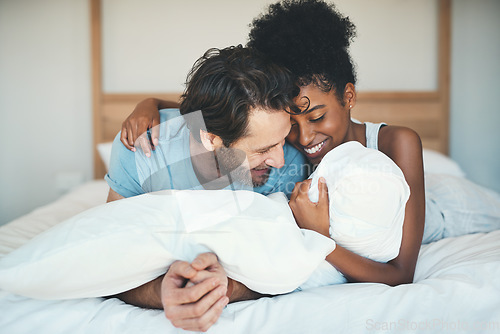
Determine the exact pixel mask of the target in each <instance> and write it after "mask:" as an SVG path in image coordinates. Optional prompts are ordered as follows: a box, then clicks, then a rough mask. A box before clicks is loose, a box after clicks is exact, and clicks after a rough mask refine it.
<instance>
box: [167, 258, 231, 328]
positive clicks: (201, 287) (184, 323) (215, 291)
mask: <svg viewBox="0 0 500 334" xmlns="http://www.w3.org/2000/svg"><path fill="white" fill-rule="evenodd" d="M227 286H228V279H227V276H226V273H225V271H224V269H223V268H222V266H221V265H220V263H219V262H218V260H217V257H216V256H215V254H213V253H204V254H200V255H199V256H198V257H197V258H196V259H195V260H194V261H193V262H192V263H191V264H189V263H188V262H184V261H176V262H174V263H173V264H172V265H171V266H170V268H169V270H168V272H167V273H166V274H165V276H164V278H163V280H162V281H161V286H160V293H161V302H162V304H163V310H164V312H165V316H166V317H167V318H168V319H169V320H170V321H171V322H172V324H173V325H174V326H175V327H178V328H182V329H185V330H191V331H202V332H204V331H207V330H208V329H209V328H210V326H212V325H213V324H214V323H215V322H216V321H217V320H218V319H219V317H220V315H221V313H222V310H223V309H224V307H225V306H226V305H227V303H228V302H229V298H228V297H227V296H226V293H227Z"/></svg>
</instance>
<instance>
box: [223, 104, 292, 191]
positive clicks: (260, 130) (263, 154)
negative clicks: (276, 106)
mask: <svg viewBox="0 0 500 334" xmlns="http://www.w3.org/2000/svg"><path fill="white" fill-rule="evenodd" d="M289 132H290V115H289V114H287V113H286V112H284V111H272V112H269V111H265V110H262V109H254V110H252V111H251V112H250V116H249V123H248V134H247V135H246V136H245V137H243V138H240V139H239V140H237V141H236V142H235V143H233V144H232V145H231V146H230V148H231V149H233V150H241V151H243V152H244V153H245V154H246V157H247V160H248V165H249V168H250V174H251V176H252V182H253V185H254V186H260V185H263V184H264V183H266V181H267V179H268V178H269V173H270V172H271V167H275V168H281V167H283V165H284V164H285V158H284V156H283V145H284V144H285V137H286V136H287V135H288V133H289Z"/></svg>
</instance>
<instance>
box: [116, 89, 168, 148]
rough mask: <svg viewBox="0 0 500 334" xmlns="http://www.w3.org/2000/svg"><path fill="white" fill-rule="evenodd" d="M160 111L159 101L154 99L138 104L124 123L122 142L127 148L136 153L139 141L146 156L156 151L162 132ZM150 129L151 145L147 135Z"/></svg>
mask: <svg viewBox="0 0 500 334" xmlns="http://www.w3.org/2000/svg"><path fill="white" fill-rule="evenodd" d="M158 109H159V101H158V100H157V99H154V98H149V99H145V100H142V101H141V102H139V103H138V104H137V106H136V107H135V109H134V111H133V112H132V114H130V115H129V116H128V117H127V119H126V120H125V121H124V122H123V123H122V132H121V136H120V140H121V142H122V143H123V145H125V147H126V148H128V149H129V150H131V151H133V152H135V147H134V144H135V143H136V141H137V140H138V142H139V145H140V146H141V148H142V150H143V151H144V153H145V154H146V156H148V157H149V156H150V155H151V149H153V150H154V147H155V146H156V145H158V136H159V132H160V130H159V129H160V128H159V126H158V125H159V124H160V114H159V112H158ZM148 129H151V143H150V140H149V138H148V135H147V131H148ZM151 144H152V145H151Z"/></svg>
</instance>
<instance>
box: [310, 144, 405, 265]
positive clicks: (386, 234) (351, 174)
mask: <svg viewBox="0 0 500 334" xmlns="http://www.w3.org/2000/svg"><path fill="white" fill-rule="evenodd" d="M320 177H324V178H325V179H326V184H327V186H328V197H329V201H330V204H329V205H330V209H329V212H330V235H331V237H332V238H333V239H334V240H335V241H336V243H337V244H339V245H341V246H342V247H344V248H347V249H349V250H351V251H352V252H354V253H357V254H359V255H362V256H364V257H367V258H369V259H372V260H374V261H379V262H387V261H389V260H392V259H394V258H395V257H397V256H398V254H399V248H400V246H401V238H402V234H403V222H404V216H405V208H406V202H407V201H408V198H409V197H410V188H409V186H408V184H407V183H406V180H405V178H404V175H403V172H402V171H401V169H399V167H398V166H397V165H396V164H395V163H394V162H393V161H392V160H391V159H390V158H389V157H387V156H386V155H385V154H383V153H382V152H380V151H378V150H374V149H369V148H366V147H364V146H363V145H361V144H360V143H359V142H356V141H351V142H347V143H344V144H342V145H339V146H337V147H336V148H334V149H333V150H331V151H330V152H328V154H326V155H325V157H324V158H323V160H322V161H321V163H320V164H319V165H318V167H317V168H316V170H315V171H314V173H313V174H311V176H310V178H311V179H312V185H311V189H310V190H309V198H310V199H311V201H313V202H317V201H318V180H319V178H320Z"/></svg>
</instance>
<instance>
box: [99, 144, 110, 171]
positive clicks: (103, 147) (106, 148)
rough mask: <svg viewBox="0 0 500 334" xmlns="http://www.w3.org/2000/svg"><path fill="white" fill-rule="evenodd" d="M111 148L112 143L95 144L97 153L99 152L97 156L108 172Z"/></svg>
mask: <svg viewBox="0 0 500 334" xmlns="http://www.w3.org/2000/svg"><path fill="white" fill-rule="evenodd" d="M112 146H113V142H112V141H110V142H108V143H100V144H97V152H99V156H100V157H101V160H102V162H103V163H104V166H105V167H106V171H108V170H109V162H110V161H111V147H112Z"/></svg>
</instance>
